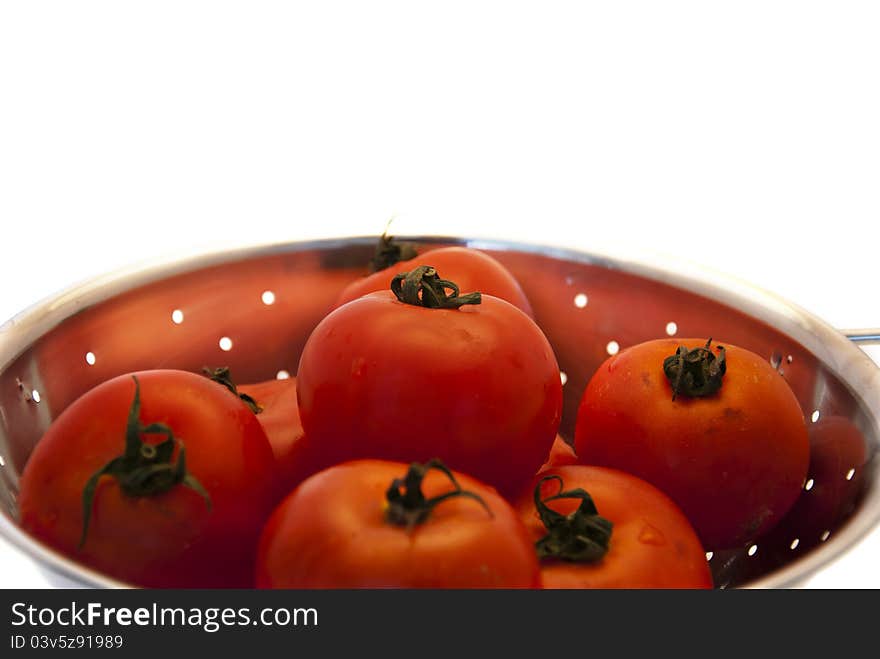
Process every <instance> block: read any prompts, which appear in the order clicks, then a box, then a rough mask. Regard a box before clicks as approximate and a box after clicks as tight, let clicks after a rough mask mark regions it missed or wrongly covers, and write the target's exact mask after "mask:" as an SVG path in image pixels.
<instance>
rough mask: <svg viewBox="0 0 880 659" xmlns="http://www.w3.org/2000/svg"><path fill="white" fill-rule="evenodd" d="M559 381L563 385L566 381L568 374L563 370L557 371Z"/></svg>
mask: <svg viewBox="0 0 880 659" xmlns="http://www.w3.org/2000/svg"><path fill="white" fill-rule="evenodd" d="M559 381H560V382H562V385H563V386H565V383H566V382H568V376H567V375H566V374H565V371H559Z"/></svg>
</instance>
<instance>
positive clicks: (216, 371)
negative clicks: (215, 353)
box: [202, 366, 263, 414]
mask: <svg viewBox="0 0 880 659" xmlns="http://www.w3.org/2000/svg"><path fill="white" fill-rule="evenodd" d="M202 373H204V374H205V376H207V377H208V378H210V379H211V380H213V381H214V382H216V383H217V384H222V385H223V386H224V387H226V388H227V389H229V391H231V392H232V393H234V394H235V395H236V396H238V397H239V398H241V400H242V401H243V402H244V403H245V404H246V405H247V406H248V407H249V408H251V412H253V413H254V414H259V413H260V412H262V411H263V408H262V407H260V406H259V405H258V404H257V401H255V400H254V398H253V396H248V395H247V394H243V393H241V392H240V391H239V390H238V388H237V387H236V386H235V383H234V382H233V381H232V376H231V375H230V372H229V367H228V366H220V367H219V368H208V367H207V366H206V367H205V368H203V369H202Z"/></svg>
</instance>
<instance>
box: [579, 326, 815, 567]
mask: <svg viewBox="0 0 880 659" xmlns="http://www.w3.org/2000/svg"><path fill="white" fill-rule="evenodd" d="M705 344H706V340H705V339H682V340H677V339H660V340H656V341H648V342H646V343H642V344H638V345H635V346H632V347H630V348H628V349H626V350H622V351H621V352H620V353H618V354H617V355H615V356H613V357H611V358H609V359H608V360H607V361H606V362H605V363H604V364H603V365H602V366H601V367H600V368H599V369H598V370H597V371H596V373H595V374H594V375H593V377H592V378H591V379H590V381H589V383H588V384H587V387H586V389H585V391H584V394H583V397H582V399H581V403H580V406H579V408H578V415H577V422H576V428H575V451H576V452H577V455H578V459H579V460H580V461H581V462H582V463H584V464H592V465H601V466H607V467H613V468H616V469H620V470H623V471H626V472H629V473H632V474H633V475H635V476H638V477H640V478H643V479H644V480H647V481H648V482H649V483H651V484H653V485H655V486H656V487H658V488H660V489H661V490H662V491H663V492H665V493H666V494H668V495H669V496H670V497H671V498H672V499H673V500H674V501H675V502H676V503H677V504H678V505H679V507H680V508H681V509H682V510H683V511H684V512H685V514H686V515H687V516H688V519H689V520H690V521H691V523H692V524H693V526H694V528H695V529H696V530H697V533H698V534H699V536H700V539H701V540H702V542H703V544H704V545H705V546H706V548H707V549H710V550H717V549H724V548H730V547H736V546H742V545H744V544H745V543H747V542H748V541H750V540H751V539H754V538H756V537H758V536H759V535H761V534H762V533H764V532H766V531H767V530H769V529H770V528H772V527H773V526H774V525H775V524H776V523H778V521H779V520H780V519H781V518H782V516H783V515H785V513H786V512H788V510H789V509H790V508H791V506H792V505H793V504H794V502H795V500H796V499H797V497H798V495H799V494H800V491H801V486H802V485H803V483H804V478H805V477H806V473H807V465H808V464H809V455H810V447H809V439H808V437H807V429H806V426H805V424H804V418H803V413H802V411H801V408H800V405H799V404H798V401H797V399H796V398H795V397H794V394H793V393H792V391H791V389H790V388H789V386H788V385H787V384H786V382H785V380H784V379H783V378H782V377H781V376H780V375H779V373H777V372H776V371H775V370H774V369H773V368H772V367H771V366H770V364H769V363H768V361H767V360H765V359H762V358H761V357H759V356H758V355H756V354H754V353H752V352H750V351H748V350H745V349H743V348H739V347H737V346H733V345H729V344H721V345H723V347H724V350H721V345H716V346H714V347H713V348H711V354H712V355H713V356H714V358H715V360H716V361H715V363H716V364H719V363H721V359H722V356H723V358H724V363H726V371H725V372H724V374H723V376H722V377H721V379H720V382H721V385H720V388H719V389H718V390H717V391H715V392H714V393H712V394H711V395H706V396H704V397H691V396H688V395H684V394H681V395H677V396H676V397H675V399H674V400H673V389H672V384H671V383H670V380H669V379H668V378H667V377H666V374H665V373H664V360H665V359H666V358H667V357H670V356H672V355H675V354H676V350H677V349H678V348H679V346H681V345H684V346H686V347H687V348H688V349H689V350H691V351H693V352H696V351H697V350H699V349H702V348H703V347H704V346H705Z"/></svg>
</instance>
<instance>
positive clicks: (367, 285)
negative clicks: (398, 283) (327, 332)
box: [336, 247, 532, 317]
mask: <svg viewBox="0 0 880 659" xmlns="http://www.w3.org/2000/svg"><path fill="white" fill-rule="evenodd" d="M420 265H430V266H431V267H433V268H435V269H436V270H437V271H438V272H442V273H443V276H444V277H446V278H447V279H451V280H452V281H454V282H456V283H457V284H458V285H459V287H460V288H461V290H463V291H480V292H482V293H484V294H486V295H494V296H495V297H499V298H501V299H502V300H506V301H507V302H510V303H511V304H512V305H514V306H515V307H519V309H521V310H522V311H523V312H524V313H526V314H527V315H529V316H530V317H531V316H532V307H531V305H530V304H529V300H528V298H527V297H526V295H525V293H523V291H522V288H521V287H520V285H519V282H518V281H517V280H516V278H515V277H514V276H513V275H512V274H511V273H510V271H509V270H508V269H507V268H505V267H504V266H503V265H502V264H501V263H500V262H499V261H498V260H497V259H495V258H494V257H492V256H490V255H489V254H486V253H485V252H481V251H480V250H477V249H472V248H469V247H440V248H437V249H430V250H428V251H426V252H423V253H422V254H420V255H419V256H416V257H415V258H411V259H409V260H406V261H400V262H399V263H396V264H395V265H392V266H390V267H388V268H385V269H384V270H380V271H378V272H374V273H372V274H370V275H367V276H366V277H363V278H361V279H358V280H356V281H354V282H352V283H351V284H349V285H348V286H347V287H346V288H344V289H343V291H342V293H341V294H340V295H339V298H338V299H337V301H336V306H340V305H343V304H345V303H346V302H350V301H351V300H355V299H357V298H359V297H361V296H363V295H366V294H367V293H372V292H374V291H385V290H388V285H389V283H390V282H391V279H392V278H393V277H394V275H396V274H398V273H400V272H408V271H410V270H412V269H413V268H415V267H417V266H420Z"/></svg>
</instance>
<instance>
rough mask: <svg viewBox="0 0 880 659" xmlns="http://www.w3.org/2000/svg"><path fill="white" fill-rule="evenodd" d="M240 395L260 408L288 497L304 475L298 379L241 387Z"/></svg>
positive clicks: (280, 481)
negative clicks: (297, 390) (297, 397)
mask: <svg viewBox="0 0 880 659" xmlns="http://www.w3.org/2000/svg"><path fill="white" fill-rule="evenodd" d="M237 389H238V392H239V394H244V395H246V396H249V397H250V398H251V399H253V401H254V402H255V403H256V405H257V406H258V407H259V412H258V413H257V420H258V421H259V422H260V425H262V426H263V430H265V431H266V436H267V437H268V438H269V444H270V445H271V446H272V453H273V454H274V455H275V462H276V465H277V468H278V474H279V477H278V484H279V487H281V488H282V490H283V492H284V494H285V495H286V494H287V493H288V492H289V491H290V490H291V489H293V487H294V486H295V485H297V484H298V483H299V481H300V480H302V477H303V476H304V475H305V474H303V473H302V470H303V460H304V459H305V458H303V457H302V454H303V429H302V423H301V422H300V418H299V406H298V404H297V401H296V378H285V379H273V380H266V381H263V382H255V383H250V384H241V385H238V387H237Z"/></svg>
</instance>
